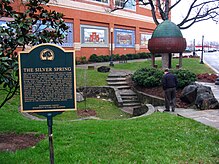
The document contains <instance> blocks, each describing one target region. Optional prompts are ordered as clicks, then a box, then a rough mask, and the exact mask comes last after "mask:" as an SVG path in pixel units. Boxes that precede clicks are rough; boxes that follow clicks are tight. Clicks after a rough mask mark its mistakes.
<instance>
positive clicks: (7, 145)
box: [0, 133, 45, 152]
mask: <svg viewBox="0 0 219 164" xmlns="http://www.w3.org/2000/svg"><path fill="white" fill-rule="evenodd" d="M43 139H45V135H43V134H41V135H38V136H37V135H36V134H34V133H28V134H16V133H5V134H0V151H12V152H15V151H16V150H19V149H24V148H28V147H33V146H35V145H36V144H37V143H38V142H39V141H41V140H43Z"/></svg>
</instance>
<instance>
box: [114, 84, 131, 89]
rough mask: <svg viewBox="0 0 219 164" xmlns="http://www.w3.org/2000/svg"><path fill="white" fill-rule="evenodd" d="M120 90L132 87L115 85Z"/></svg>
mask: <svg viewBox="0 0 219 164" xmlns="http://www.w3.org/2000/svg"><path fill="white" fill-rule="evenodd" d="M115 87H116V88H117V89H119V90H124V89H130V88H131V87H130V86H128V85H121V86H115Z"/></svg>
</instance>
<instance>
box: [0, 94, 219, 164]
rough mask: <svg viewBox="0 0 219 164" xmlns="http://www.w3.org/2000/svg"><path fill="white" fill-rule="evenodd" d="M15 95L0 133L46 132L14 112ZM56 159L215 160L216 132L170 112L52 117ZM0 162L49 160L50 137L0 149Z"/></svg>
mask: <svg viewBox="0 0 219 164" xmlns="http://www.w3.org/2000/svg"><path fill="white" fill-rule="evenodd" d="M18 98H19V97H18V96H17V97H15V98H14V99H13V100H12V101H10V103H8V104H7V105H6V106H4V107H3V109H1V110H0V125H1V126H0V133H6V132H7V133H9V132H16V133H26V132H37V134H38V135H39V134H42V133H43V134H47V123H46V121H34V120H29V119H27V118H25V117H23V116H22V115H21V114H19V113H18V110H17V107H18V104H19V103H18ZM53 136H54V152H55V163H66V164H68V163H69V164H70V163H218V162H219V146H218V145H219V138H218V136H219V131H218V130H216V129H213V128H210V127H208V126H205V125H203V124H200V123H198V122H196V121H193V120H190V119H186V118H182V117H177V116H175V115H171V114H168V113H154V114H152V115H150V116H148V117H144V118H137V119H131V120H128V119H122V120H83V121H65V120H61V121H60V120H54V124H53ZM0 161H1V163H2V164H14V163H32V164H35V163H36V164H39V163H49V149H48V139H45V140H42V141H41V142H40V143H39V144H37V145H36V146H35V147H32V148H27V149H24V150H18V151H16V152H14V153H13V152H0Z"/></svg>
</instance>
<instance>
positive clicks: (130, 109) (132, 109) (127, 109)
mask: <svg viewBox="0 0 219 164" xmlns="http://www.w3.org/2000/svg"><path fill="white" fill-rule="evenodd" d="M140 107H141V106H135V107H122V108H121V110H122V111H123V112H125V113H128V114H131V115H133V111H134V109H135V108H140Z"/></svg>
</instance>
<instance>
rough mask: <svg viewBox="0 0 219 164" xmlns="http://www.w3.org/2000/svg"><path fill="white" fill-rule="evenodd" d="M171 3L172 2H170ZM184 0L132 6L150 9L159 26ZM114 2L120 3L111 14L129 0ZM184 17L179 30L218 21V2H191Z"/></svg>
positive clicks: (143, 1) (138, 0)
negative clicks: (203, 22) (199, 23)
mask: <svg viewBox="0 0 219 164" xmlns="http://www.w3.org/2000/svg"><path fill="white" fill-rule="evenodd" d="M172 1H173V0H172ZM183 1H185V0H176V2H175V3H173V4H172V6H171V4H170V0H135V2H136V3H135V4H133V5H145V6H150V7H151V15H152V18H153V21H154V23H155V24H156V25H159V24H160V22H159V21H158V20H159V19H162V20H168V19H170V13H171V11H172V10H173V8H174V7H176V6H177V5H179V4H180V2H183ZM115 2H122V3H121V4H119V5H116V4H115V8H113V9H112V10H111V12H113V11H116V10H121V9H124V8H125V7H126V4H127V3H130V1H129V0H120V1H115ZM185 13H186V14H185V17H184V18H183V19H182V21H181V22H180V23H179V24H178V25H177V26H178V27H179V28H180V29H186V28H189V27H191V26H192V25H193V24H194V23H197V22H201V21H205V20H209V19H211V20H213V21H215V22H218V21H219V0H191V4H190V6H189V8H188V10H187V11H185Z"/></svg>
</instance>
